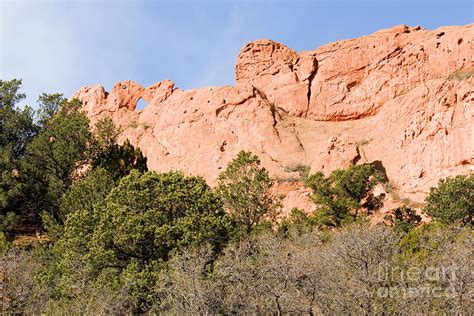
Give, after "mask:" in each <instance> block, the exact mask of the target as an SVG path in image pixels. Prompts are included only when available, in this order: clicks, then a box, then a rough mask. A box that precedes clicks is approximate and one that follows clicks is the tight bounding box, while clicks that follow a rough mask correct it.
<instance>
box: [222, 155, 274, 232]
mask: <svg viewBox="0 0 474 316" xmlns="http://www.w3.org/2000/svg"><path fill="white" fill-rule="evenodd" d="M272 185H273V181H272V180H271V179H270V176H269V174H268V171H267V170H265V168H263V167H261V166H260V159H259V158H258V157H257V156H256V155H253V154H252V153H251V152H248V151H241V152H239V153H238V154H237V157H236V158H235V159H234V160H232V161H231V162H230V163H229V165H228V166H227V168H226V170H224V171H223V172H222V173H221V174H220V175H219V184H218V186H217V192H218V193H219V195H220V196H221V198H222V200H223V201H224V206H225V208H226V210H227V211H228V213H229V214H230V216H231V217H232V218H233V219H234V221H235V222H236V223H237V225H238V226H240V227H242V229H243V230H245V231H246V232H247V233H248V232H250V231H252V229H253V228H254V227H255V226H258V225H259V224H261V223H262V222H264V221H265V220H269V219H271V218H272V217H273V216H274V215H275V211H276V209H277V208H278V207H279V204H278V202H277V201H276V200H275V198H274V197H273V196H272V195H271V194H270V192H269V190H270V188H271V187H272Z"/></svg>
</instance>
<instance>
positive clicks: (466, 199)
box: [425, 173, 474, 225]
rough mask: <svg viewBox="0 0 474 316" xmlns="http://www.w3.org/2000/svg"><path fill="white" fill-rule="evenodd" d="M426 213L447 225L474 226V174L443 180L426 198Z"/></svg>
mask: <svg viewBox="0 0 474 316" xmlns="http://www.w3.org/2000/svg"><path fill="white" fill-rule="evenodd" d="M425 212H426V213H427V214H428V215H429V216H431V217H433V218H435V219H437V220H439V221H441V222H442V223H445V224H450V223H454V222H463V223H464V224H471V225H472V224H473V223H474V222H473V221H474V219H473V216H474V173H473V174H470V175H465V176H463V175H459V176H456V177H450V178H446V179H441V180H440V181H439V182H438V187H435V188H431V189H430V193H429V195H428V197H427V198H426V207H425Z"/></svg>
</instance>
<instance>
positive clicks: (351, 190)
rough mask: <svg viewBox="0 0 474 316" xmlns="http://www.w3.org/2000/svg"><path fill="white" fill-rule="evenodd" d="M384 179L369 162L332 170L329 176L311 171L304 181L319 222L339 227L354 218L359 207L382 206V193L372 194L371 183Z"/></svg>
mask: <svg viewBox="0 0 474 316" xmlns="http://www.w3.org/2000/svg"><path fill="white" fill-rule="evenodd" d="M382 181H383V177H382V175H381V174H380V173H379V172H378V171H377V170H376V169H375V168H374V167H373V166H371V165H355V166H352V167H350V168H348V169H345V170H335V171H333V172H332V173H331V175H330V176H329V177H325V176H324V174H323V173H322V172H318V173H316V174H314V175H311V176H309V177H308V178H307V180H306V181H305V184H306V186H307V187H308V188H310V189H311V190H312V191H313V192H312V194H311V199H312V200H313V202H314V203H315V204H316V205H318V207H319V208H318V210H317V214H316V217H317V219H318V221H319V223H320V224H321V225H325V226H334V227H340V226H341V225H342V224H343V223H345V222H350V221H353V220H356V219H357V218H358V216H359V215H360V212H361V211H362V210H365V211H366V212H367V213H370V212H373V211H374V210H377V209H379V208H380V207H381V206H382V201H383V198H384V196H383V195H380V196H377V197H376V196H374V193H373V189H374V187H375V186H376V185H377V184H378V183H381V182H382Z"/></svg>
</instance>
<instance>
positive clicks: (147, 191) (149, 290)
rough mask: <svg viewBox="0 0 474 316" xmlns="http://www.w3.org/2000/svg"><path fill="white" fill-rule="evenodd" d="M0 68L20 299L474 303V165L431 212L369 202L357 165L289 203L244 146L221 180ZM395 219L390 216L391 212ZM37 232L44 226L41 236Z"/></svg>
mask: <svg viewBox="0 0 474 316" xmlns="http://www.w3.org/2000/svg"><path fill="white" fill-rule="evenodd" d="M20 87H21V81H19V80H12V81H0V123H1V125H0V154H1V155H0V175H1V178H0V224H1V226H0V229H1V232H0V256H1V259H2V268H3V272H4V279H3V280H0V282H2V284H1V286H2V288H3V293H2V294H3V297H4V301H3V308H4V310H5V311H6V312H7V313H12V314H17V313H18V314H39V313H45V314H61V315H62V314H66V315H69V314H86V315H101V314H138V313H140V314H141V313H169V314H233V313H235V314H237V313H238V314H241V313H245V314H278V315H282V314H309V315H315V314H389V313H390V314H392V313H396V314H407V313H410V314H412V313H415V314H425V313H434V314H437V313H455V314H469V313H471V312H472V310H474V304H473V302H474V297H473V295H474V282H473V281H474V280H473V274H472V270H473V262H474V244H473V234H472V225H469V224H472V211H473V209H474V186H473V181H474V175H470V176H458V177H454V178H448V179H445V180H441V181H440V183H439V185H438V187H437V188H433V189H432V190H431V192H430V194H429V196H428V197H427V199H426V207H425V211H426V213H428V214H429V215H430V216H431V217H432V218H433V221H432V222H430V223H425V224H423V223H421V216H420V215H419V212H420V210H415V209H412V208H410V207H408V206H400V207H398V208H396V209H395V210H393V211H392V212H390V214H391V215H389V216H388V217H387V218H386V219H387V220H386V221H385V224H378V225H372V224H370V223H369V222H368V215H370V214H372V213H373V212H374V211H376V210H377V209H379V208H380V207H381V206H382V204H383V200H384V195H383V194H379V195H376V193H375V190H374V189H375V187H376V186H377V185H378V184H379V183H381V182H383V177H382V175H381V174H380V173H379V172H378V171H377V170H376V169H375V168H374V167H372V166H371V165H356V166H352V167H350V168H348V169H345V170H336V171H334V172H333V173H332V174H330V175H329V176H324V175H323V174H322V173H316V174H313V175H309V176H306V175H305V177H304V178H305V184H306V186H307V187H308V188H310V189H311V192H312V194H311V199H312V201H313V202H314V203H315V211H314V212H313V213H312V214H307V213H306V212H305V211H303V210H299V209H293V210H292V211H291V214H289V216H287V217H286V218H278V217H277V215H278V211H279V209H280V203H279V200H278V198H276V197H275V196H274V195H273V194H272V187H273V181H272V179H271V178H270V175H269V173H268V171H267V170H265V168H263V167H262V166H261V165H260V160H259V158H258V157H257V156H256V155H254V154H252V153H250V152H246V151H241V152H240V153H239V154H238V155H237V156H236V157H235V159H234V160H232V161H231V162H230V163H229V165H228V166H227V168H226V169H225V170H224V171H223V172H222V173H221V175H220V176H219V182H218V185H217V187H216V188H215V189H213V188H211V187H209V186H208V185H207V184H206V182H205V181H204V179H202V178H201V177H196V176H185V175H184V174H183V173H181V172H167V173H156V172H151V171H148V170H147V167H146V157H144V156H143V154H142V153H141V151H140V150H139V149H136V148H134V147H133V146H132V145H131V144H130V142H129V141H128V140H125V141H124V142H123V144H119V143H118V136H119V134H120V127H116V126H115V125H114V124H113V122H112V120H111V119H108V118H105V119H103V120H101V121H99V122H97V124H95V125H94V126H92V128H91V126H90V122H89V120H88V119H87V117H86V116H85V115H84V113H82V111H81V106H80V103H79V102H78V101H75V100H73V101H67V100H66V99H64V98H63V97H62V95H60V94H51V95H46V94H43V95H41V96H40V98H39V100H38V107H39V108H38V110H37V111H33V110H32V109H31V108H29V107H24V108H19V107H18V106H17V105H16V104H17V103H18V102H19V101H21V100H22V99H23V98H24V95H23V94H21V93H20V91H19V89H20ZM387 224H388V225H387ZM36 235H39V236H40V237H39V238H38V237H37V236H36Z"/></svg>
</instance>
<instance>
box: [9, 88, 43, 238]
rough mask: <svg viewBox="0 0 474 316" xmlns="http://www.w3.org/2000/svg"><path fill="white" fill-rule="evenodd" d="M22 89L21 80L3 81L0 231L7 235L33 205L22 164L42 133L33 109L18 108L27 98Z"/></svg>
mask: <svg viewBox="0 0 474 316" xmlns="http://www.w3.org/2000/svg"><path fill="white" fill-rule="evenodd" d="M20 88H21V80H15V79H14V80H11V81H3V80H0V229H1V230H2V231H4V232H5V233H7V234H11V233H12V229H13V225H14V224H15V223H16V222H17V221H18V216H19V214H21V213H24V209H23V207H22V206H23V205H25V204H28V203H29V200H28V198H27V195H26V192H27V191H28V188H27V187H26V186H25V184H24V182H25V174H24V173H23V172H22V170H21V160H22V159H23V157H24V155H25V152H26V148H27V146H28V144H29V143H30V142H31V140H32V139H33V137H35V136H36V134H37V133H38V127H37V126H36V125H35V123H34V112H33V111H32V109H31V108H29V107H25V108H24V109H20V108H18V107H17V106H16V104H17V103H18V102H19V101H21V100H22V99H24V98H25V95H24V94H23V93H20V92H19V90H20Z"/></svg>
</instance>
